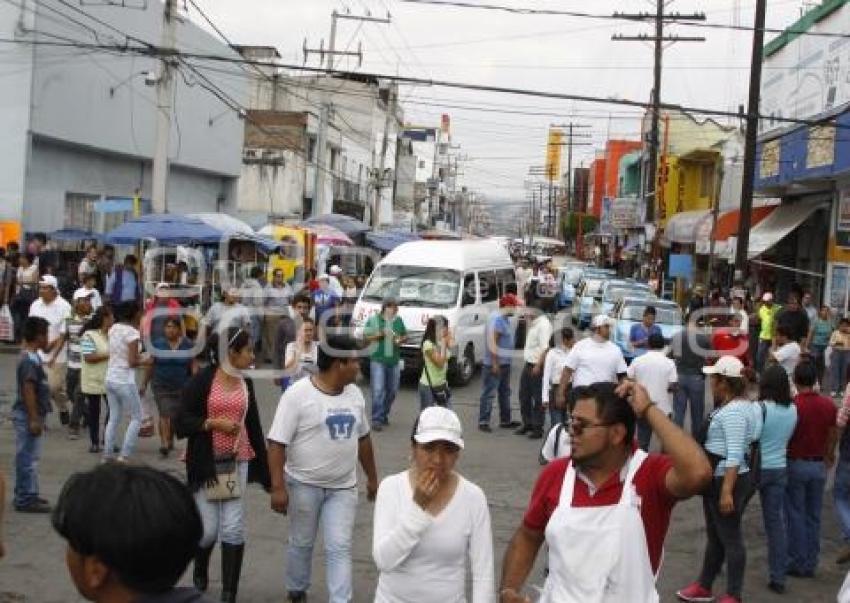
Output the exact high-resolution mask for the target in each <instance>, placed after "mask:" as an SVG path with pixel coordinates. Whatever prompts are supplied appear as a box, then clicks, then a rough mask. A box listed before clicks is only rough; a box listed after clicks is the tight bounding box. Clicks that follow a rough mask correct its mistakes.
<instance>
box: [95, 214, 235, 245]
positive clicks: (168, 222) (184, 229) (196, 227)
mask: <svg viewBox="0 0 850 603" xmlns="http://www.w3.org/2000/svg"><path fill="white" fill-rule="evenodd" d="M222 236H224V233H223V232H222V231H221V230H220V229H218V228H215V227H213V226H210V225H209V224H207V223H206V222H204V221H203V220H200V219H199V218H191V217H189V216H184V215H180V214H149V215H146V216H140V217H138V218H133V219H132V220H129V221H127V222H125V223H124V224H122V225H121V226H119V227H118V228H115V229H113V230H111V231H110V232H109V233H107V234H106V236H105V237H104V240H105V241H106V242H107V243H111V244H113V245H135V244H136V243H138V242H139V241H144V240H154V241H157V242H159V243H161V244H164V245H189V244H192V243H195V244H213V243H218V242H219V241H221V238H222Z"/></svg>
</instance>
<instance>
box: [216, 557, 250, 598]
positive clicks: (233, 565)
mask: <svg viewBox="0 0 850 603" xmlns="http://www.w3.org/2000/svg"><path fill="white" fill-rule="evenodd" d="M244 553H245V545H244V544H227V543H226V542H222V543H221V600H222V601H226V602H227V603H235V601H236V591H237V590H239V576H240V574H241V573H242V555H243V554H244Z"/></svg>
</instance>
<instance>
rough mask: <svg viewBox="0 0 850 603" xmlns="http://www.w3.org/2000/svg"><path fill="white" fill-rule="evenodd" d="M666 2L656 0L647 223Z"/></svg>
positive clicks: (650, 215) (654, 185)
mask: <svg viewBox="0 0 850 603" xmlns="http://www.w3.org/2000/svg"><path fill="white" fill-rule="evenodd" d="M663 44H664V0H656V11H655V67H654V72H653V80H652V81H653V83H652V125H651V131H650V133H649V180H648V182H647V185H648V186H647V196H646V197H647V203H646V221H647V222H654V221H655V203H656V201H655V195H656V192H655V190H656V188H657V180H658V118H659V113H660V112H661V61H662V58H663V54H664V46H663Z"/></svg>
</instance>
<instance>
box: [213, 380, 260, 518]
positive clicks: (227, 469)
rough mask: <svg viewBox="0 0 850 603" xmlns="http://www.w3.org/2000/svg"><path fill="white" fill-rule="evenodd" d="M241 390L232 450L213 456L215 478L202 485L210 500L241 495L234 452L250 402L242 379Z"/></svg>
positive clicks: (230, 498) (226, 498)
mask: <svg viewBox="0 0 850 603" xmlns="http://www.w3.org/2000/svg"><path fill="white" fill-rule="evenodd" d="M242 392H243V393H244V395H245V412H244V413H243V414H242V421H241V423H240V429H239V435H237V436H236V441H235V442H234V443H233V452H232V453H231V454H224V455H219V456H216V457H215V460H214V462H215V478H213V479H211V480H210V481H208V482H207V483H206V485H205V486H204V493H205V494H206V497H207V500H208V501H210V502H222V501H226V500H233V499H236V498H240V497H241V496H242V486H241V484H240V482H239V470H238V468H237V464H236V454H237V452H238V451H239V442H240V441H241V440H242V434H243V433H244V432H245V417H247V416H248V406H249V405H250V403H251V402H250V399H249V396H248V388H247V387H246V386H245V381H244V380H243V381H242Z"/></svg>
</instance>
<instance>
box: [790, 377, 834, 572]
mask: <svg viewBox="0 0 850 603" xmlns="http://www.w3.org/2000/svg"><path fill="white" fill-rule="evenodd" d="M816 380H817V368H816V367H815V365H814V363H812V362H811V361H805V362H800V363H799V364H798V365H797V367H796V368H795V369H794V385H795V386H796V387H797V392H798V393H797V397H796V398H794V405H795V406H796V407H797V427H796V428H795V429H794V435H792V436H791V441H790V442H789V443H788V485H787V486H786V487H785V503H786V510H785V512H786V514H787V516H788V575H789V576H797V577H802V578H811V577H813V576H814V575H815V569H816V568H817V565H818V556H819V554H820V514H821V507H822V506H823V490H824V487H825V486H826V473H827V469H828V468H829V467H832V465H833V464H834V463H835V442H836V439H837V431H836V428H835V419H836V415H837V413H838V409H837V408H836V406H835V403H834V402H833V401H832V400H831V399H830V398H827V397H826V396H821V395H820V394H819V393H818V392H816V391H814V386H815V381H816Z"/></svg>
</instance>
